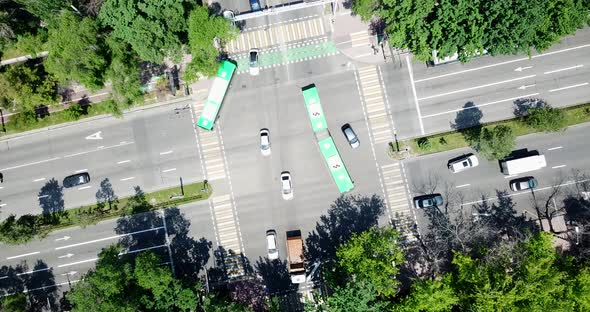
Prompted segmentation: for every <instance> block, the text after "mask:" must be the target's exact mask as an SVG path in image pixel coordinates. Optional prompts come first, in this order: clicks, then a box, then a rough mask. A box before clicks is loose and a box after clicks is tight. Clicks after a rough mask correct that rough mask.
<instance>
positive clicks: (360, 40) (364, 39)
mask: <svg viewBox="0 0 590 312" xmlns="http://www.w3.org/2000/svg"><path fill="white" fill-rule="evenodd" d="M371 37H372V36H371V35H370V34H369V31H368V30H364V31H359V32H355V33H351V34H350V40H351V42H352V47H353V48H356V47H366V46H369V45H371V41H370V38H371Z"/></svg>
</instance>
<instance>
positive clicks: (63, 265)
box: [57, 258, 98, 268]
mask: <svg viewBox="0 0 590 312" xmlns="http://www.w3.org/2000/svg"><path fill="white" fill-rule="evenodd" d="M96 260H98V258H92V259H86V260H82V261H76V262H71V263H66V264H60V265H58V266H57V267H58V268H63V267H67V266H71V265H76V264H82V263H86V262H94V261H96Z"/></svg>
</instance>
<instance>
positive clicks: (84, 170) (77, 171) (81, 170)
mask: <svg viewBox="0 0 590 312" xmlns="http://www.w3.org/2000/svg"><path fill="white" fill-rule="evenodd" d="M86 171H88V169H80V170H76V172H74V173H80V172H86Z"/></svg>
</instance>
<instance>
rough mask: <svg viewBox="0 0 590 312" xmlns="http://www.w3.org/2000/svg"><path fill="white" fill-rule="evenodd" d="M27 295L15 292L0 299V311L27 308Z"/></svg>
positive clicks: (14, 311)
mask: <svg viewBox="0 0 590 312" xmlns="http://www.w3.org/2000/svg"><path fill="white" fill-rule="evenodd" d="M26 307H27V296H26V295H25V294H24V293H17V294H14V295H10V296H6V297H3V298H1V299H0V311H10V312H25V311H26V310H27V309H26Z"/></svg>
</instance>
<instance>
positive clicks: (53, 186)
mask: <svg viewBox="0 0 590 312" xmlns="http://www.w3.org/2000/svg"><path fill="white" fill-rule="evenodd" d="M63 189H64V188H63V186H60V185H59V183H58V182H57V180H56V179H55V178H51V180H49V181H47V183H45V185H44V186H43V187H42V188H41V190H40V191H39V194H38V195H37V196H38V198H39V206H40V207H41V209H42V211H43V214H44V215H45V217H46V218H50V219H51V218H55V217H57V215H58V214H59V213H61V212H63V211H64V209H65V202H64V193H63Z"/></svg>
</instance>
